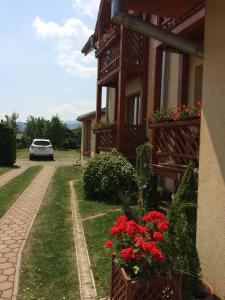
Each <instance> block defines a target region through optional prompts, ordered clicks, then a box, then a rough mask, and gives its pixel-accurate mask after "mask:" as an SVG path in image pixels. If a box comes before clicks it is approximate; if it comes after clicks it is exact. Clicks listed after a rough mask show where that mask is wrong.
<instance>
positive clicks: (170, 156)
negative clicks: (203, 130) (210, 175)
mask: <svg viewBox="0 0 225 300" xmlns="http://www.w3.org/2000/svg"><path fill="white" fill-rule="evenodd" d="M150 128H151V129H152V130H153V135H154V145H153V167H154V168H155V170H156V172H157V173H158V174H159V175H162V176H165V177H170V178H174V179H175V178H176V176H177V171H178V172H182V171H183V170H185V167H186V166H187V164H188V162H189V161H190V160H193V161H195V162H196V166H198V160H199V139H200V119H199V118H196V119H189V120H181V121H176V122H174V121H167V122H166V121H165V122H159V123H154V124H150ZM163 174H164V175H163Z"/></svg>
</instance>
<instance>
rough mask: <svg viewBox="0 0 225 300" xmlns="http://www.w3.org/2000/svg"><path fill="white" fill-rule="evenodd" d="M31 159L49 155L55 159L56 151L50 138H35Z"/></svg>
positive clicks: (31, 149) (31, 148)
mask: <svg viewBox="0 0 225 300" xmlns="http://www.w3.org/2000/svg"><path fill="white" fill-rule="evenodd" d="M29 157H30V160H32V159H34V158H36V157H49V159H51V160H54V151H53V147H52V144H51V142H50V140H44V139H34V140H33V142H32V144H31V146H30V155H29Z"/></svg>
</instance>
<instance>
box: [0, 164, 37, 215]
mask: <svg viewBox="0 0 225 300" xmlns="http://www.w3.org/2000/svg"><path fill="white" fill-rule="evenodd" d="M41 169H42V167H41V166H34V167H30V168H29V169H27V170H26V171H24V172H23V173H22V174H21V175H19V176H17V177H15V178H14V179H12V180H11V181H10V182H8V183H7V184H6V185H4V186H3V187H1V188H0V217H2V216H3V215H4V214H5V213H6V211H7V210H8V209H9V208H10V207H11V206H12V204H13V203H14V202H15V201H16V199H17V198H18V197H19V196H20V195H21V194H22V193H23V191H24V190H25V189H26V188H27V187H28V186H29V184H30V183H31V181H32V180H33V179H34V177H35V176H36V175H37V173H38V172H39V171H40V170H41Z"/></svg>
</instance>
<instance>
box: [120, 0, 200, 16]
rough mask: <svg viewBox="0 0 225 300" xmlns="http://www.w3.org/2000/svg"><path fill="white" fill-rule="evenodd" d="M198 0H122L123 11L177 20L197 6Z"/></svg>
mask: <svg viewBox="0 0 225 300" xmlns="http://www.w3.org/2000/svg"><path fill="white" fill-rule="evenodd" d="M199 2H201V1H200V0H169V1H168V0H147V1H146V0H138V1H137V0H124V7H123V8H124V9H125V10H134V11H138V12H145V13H147V14H150V15H157V16H161V17H168V18H177V17H179V16H181V15H183V14H184V13H185V12H187V11H188V10H190V9H192V8H193V7H194V6H195V5H197V4H198V3H199Z"/></svg>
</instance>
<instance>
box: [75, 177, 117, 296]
mask: <svg viewBox="0 0 225 300" xmlns="http://www.w3.org/2000/svg"><path fill="white" fill-rule="evenodd" d="M75 188H76V191H77V194H78V198H79V205H80V212H81V216H82V217H83V218H86V217H91V216H94V215H96V214H99V213H106V214H105V215H104V216H100V217H97V218H94V219H87V220H85V221H83V225H84V231H85V236H86V241H87V246H88V251H89V256H90V260H91V266H92V270H93V274H94V278H95V284H96V289H97V294H98V298H102V297H107V296H108V295H109V293H110V278H111V254H110V252H109V251H108V250H106V249H105V247H104V243H105V241H106V240H107V239H108V238H109V229H110V228H111V226H112V225H113V223H114V222H115V220H116V218H117V217H118V215H120V214H121V212H119V211H113V210H115V209H120V208H121V207H120V206H119V205H110V204H106V203H104V202H98V201H91V200H85V199H84V194H83V190H82V184H81V182H79V181H78V182H76V183H75Z"/></svg>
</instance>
